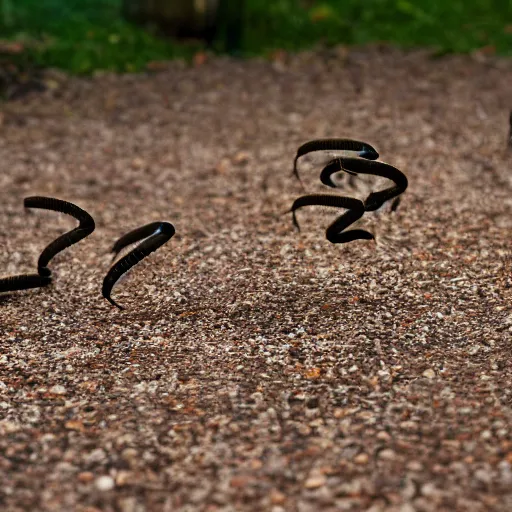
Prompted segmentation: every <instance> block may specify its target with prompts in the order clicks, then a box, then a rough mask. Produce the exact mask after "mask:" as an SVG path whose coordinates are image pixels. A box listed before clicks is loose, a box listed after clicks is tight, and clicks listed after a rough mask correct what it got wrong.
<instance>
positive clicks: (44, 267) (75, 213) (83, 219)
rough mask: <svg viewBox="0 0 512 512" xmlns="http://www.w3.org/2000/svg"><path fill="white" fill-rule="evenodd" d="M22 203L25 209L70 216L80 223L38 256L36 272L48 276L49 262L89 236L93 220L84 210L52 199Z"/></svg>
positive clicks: (30, 198)
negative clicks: (50, 211) (38, 209)
mask: <svg viewBox="0 0 512 512" xmlns="http://www.w3.org/2000/svg"><path fill="white" fill-rule="evenodd" d="M23 203H24V206H25V208H41V209H43V210H53V211H55V212H60V213H65V214H67V215H71V217H74V218H75V219H76V220H78V222H79V223H80V224H79V226H78V227H76V228H75V229H73V230H71V231H68V232H67V233H64V234H63V235H61V236H60V237H59V238H57V239H56V240H54V241H53V242H52V243H50V244H49V245H48V246H47V247H46V248H45V249H44V250H43V252H42V253H41V255H40V256H39V260H38V262H37V271H38V272H39V274H40V275H41V276H50V274H51V271H50V269H49V268H48V263H49V262H50V260H51V259H52V258H53V257H54V256H55V255H56V254H58V253H59V252H61V251H63V250H64V249H67V248H68V247H70V246H72V245H74V244H76V243H77V242H79V241H80V240H82V239H84V238H85V237H87V236H89V235H90V234H91V233H92V232H93V231H94V228H95V224H94V219H93V218H92V217H91V216H90V215H89V214H88V213H87V212H86V211H85V210H82V209H81V208H79V207H78V206H76V205H74V204H73V203H69V202H67V201H63V200H61V199H55V198H53V197H42V196H33V197H27V198H25V200H24V202H23Z"/></svg>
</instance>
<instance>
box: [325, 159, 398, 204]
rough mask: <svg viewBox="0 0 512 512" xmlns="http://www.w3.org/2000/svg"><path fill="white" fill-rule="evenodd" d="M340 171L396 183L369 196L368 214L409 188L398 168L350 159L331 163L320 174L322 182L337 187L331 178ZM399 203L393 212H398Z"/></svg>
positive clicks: (336, 160) (396, 202) (367, 200)
mask: <svg viewBox="0 0 512 512" xmlns="http://www.w3.org/2000/svg"><path fill="white" fill-rule="evenodd" d="M340 171H345V172H347V171H348V172H352V173H355V174H371V175H374V176H381V177H382V178H387V179H389V180H391V181H393V182H394V183H395V185H394V186H393V187H389V188H386V189H384V190H380V191H378V192H372V193H371V194H369V195H368V197H367V198H366V200H365V201H364V206H365V211H367V212H370V211H375V210H378V209H379V208H380V207H381V206H382V205H383V204H384V203H385V202H386V201H389V200H390V199H393V198H394V197H397V196H399V195H400V194H402V193H403V192H405V190H406V189H407V186H408V181H407V178H406V176H405V174H404V173H403V172H402V171H399V170H398V169H397V168H396V167H393V166H392V165H389V164H385V163H383V162H373V161H370V160H364V159H362V158H350V157H340V158H336V159H335V160H332V161H331V162H329V163H328V164H327V166H326V167H324V169H323V170H322V172H321V173H320V181H321V182H322V183H323V184H324V185H327V186H328V187H335V186H336V185H335V184H334V183H333V182H332V179H331V176H332V175H333V174H335V173H336V172H340ZM398 202H399V201H395V202H394V204H393V210H396V208H397V207H398Z"/></svg>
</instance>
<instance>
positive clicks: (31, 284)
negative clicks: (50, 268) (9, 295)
mask: <svg viewBox="0 0 512 512" xmlns="http://www.w3.org/2000/svg"><path fill="white" fill-rule="evenodd" d="M51 282H52V278H51V277H49V276H41V275H39V274H23V275H19V276H10V277H5V278H3V279H0V293H3V292H14V291H19V290H29V289H31V288H42V287H43V286H48V285H49V284H50V283H51Z"/></svg>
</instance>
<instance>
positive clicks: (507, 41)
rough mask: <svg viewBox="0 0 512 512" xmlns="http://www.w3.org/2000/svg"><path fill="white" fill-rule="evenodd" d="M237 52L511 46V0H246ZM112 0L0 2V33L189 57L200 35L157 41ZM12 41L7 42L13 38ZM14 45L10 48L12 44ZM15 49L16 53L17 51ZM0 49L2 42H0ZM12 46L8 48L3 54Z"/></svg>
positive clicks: (71, 54) (48, 61)
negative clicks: (367, 46) (377, 44)
mask: <svg viewBox="0 0 512 512" xmlns="http://www.w3.org/2000/svg"><path fill="white" fill-rule="evenodd" d="M246 2H247V8H246V20H248V22H247V23H246V32H245V40H244V46H243V48H242V50H243V53H244V54H246V55H257V54H259V55H261V54H263V55H265V54H268V53H269V52H271V51H272V50H275V49H285V50H298V49H302V48H307V47H311V46H313V45H318V44H324V45H334V44H340V43H342V44H364V43H368V42H375V41H380V42H382V41H385V42H389V43H393V44H397V45H399V46H403V47H414V46H428V47H432V48H434V49H436V50H438V51H439V52H441V53H444V52H469V51H472V50H475V49H481V48H485V51H487V52H489V53H493V52H497V53H500V54H508V55H510V54H512V0H324V1H320V0H319V1H315V0H309V1H308V0H302V1H301V0H246ZM120 4H121V0H0V5H2V6H3V7H2V13H1V19H0V39H1V40H2V44H3V45H4V46H5V45H6V43H5V42H6V41H10V42H11V46H10V48H11V50H12V49H13V48H14V49H16V48H18V49H19V50H20V52H19V53H20V55H23V58H28V59H30V61H31V62H34V63H35V64H37V65H41V66H52V67H58V68H62V69H65V70H68V71H71V72H74V73H90V72H92V71H94V70H98V69H110V70H116V71H135V70H138V69H141V68H144V67H145V66H146V65H147V64H148V62H151V61H158V60H164V59H169V58H172V57H177V56H180V57H190V56H191V55H192V54H193V53H195V52H196V51H198V50H201V49H202V45H201V43H200V42H193V43H191V42H187V43H179V44H178V43H177V42H174V41H170V40H166V39H162V38H160V37H158V36H157V35H156V34H152V33H151V32H147V31H145V30H143V29H142V28H140V27H137V26H135V25H132V24H130V23H128V22H126V21H124V20H123V19H122V18H121V15H120V11H121V5H120ZM12 42H14V43H12ZM13 44H14V46H13ZM21 49H22V51H21ZM0 50H1V47H0ZM11 53H16V52H12V51H11Z"/></svg>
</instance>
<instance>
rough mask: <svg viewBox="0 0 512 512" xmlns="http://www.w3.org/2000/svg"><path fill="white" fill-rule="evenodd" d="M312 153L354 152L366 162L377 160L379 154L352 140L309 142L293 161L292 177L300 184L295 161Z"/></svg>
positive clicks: (371, 148) (365, 143) (363, 143)
mask: <svg viewBox="0 0 512 512" xmlns="http://www.w3.org/2000/svg"><path fill="white" fill-rule="evenodd" d="M313 151H354V152H355V153H357V154H358V155H359V156H360V157H361V158H365V159H367V160H377V158H379V153H377V151H376V150H375V148H373V147H372V146H371V145H370V144H368V143H367V142H362V141H359V140H353V139H315V140H310V141H308V142H306V143H304V144H302V146H300V147H299V149H298V150H297V154H296V155H295V160H294V161H293V175H294V176H295V177H296V178H297V179H298V180H299V182H301V183H302V181H301V179H300V176H299V171H298V169H297V161H298V159H299V158H300V157H301V156H304V155H306V154H308V153H312V152H313Z"/></svg>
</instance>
